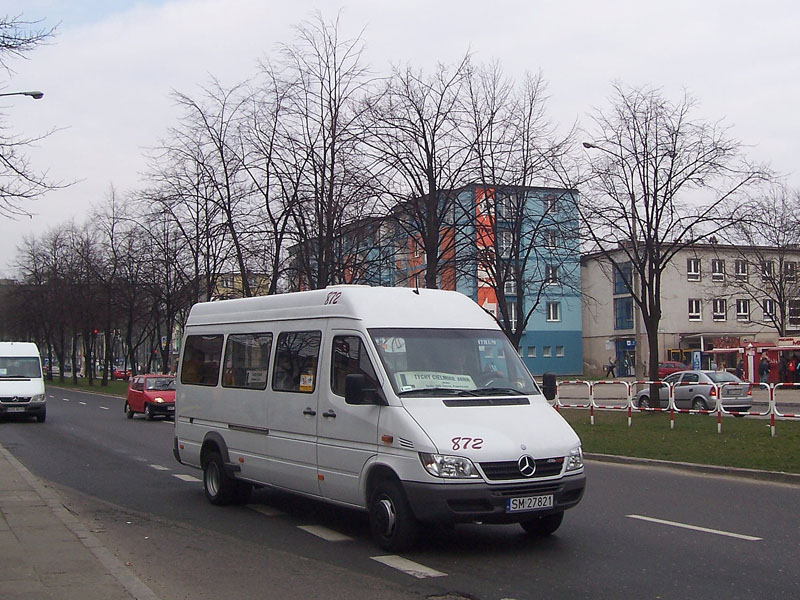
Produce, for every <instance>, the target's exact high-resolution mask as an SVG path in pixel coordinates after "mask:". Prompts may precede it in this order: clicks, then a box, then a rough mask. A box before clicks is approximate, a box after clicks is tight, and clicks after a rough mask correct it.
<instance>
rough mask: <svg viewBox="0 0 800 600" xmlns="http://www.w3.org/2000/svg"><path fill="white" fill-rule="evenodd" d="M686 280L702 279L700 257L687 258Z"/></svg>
mask: <svg viewBox="0 0 800 600" xmlns="http://www.w3.org/2000/svg"><path fill="white" fill-rule="evenodd" d="M686 281H700V259H699V258H687V259H686Z"/></svg>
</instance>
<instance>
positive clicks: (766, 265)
mask: <svg viewBox="0 0 800 600" xmlns="http://www.w3.org/2000/svg"><path fill="white" fill-rule="evenodd" d="M773 277H775V263H774V262H773V261H771V260H765V261H764V262H762V263H761V281H770V280H771V279H772V278H773Z"/></svg>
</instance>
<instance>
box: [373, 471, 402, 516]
mask: <svg viewBox="0 0 800 600" xmlns="http://www.w3.org/2000/svg"><path fill="white" fill-rule="evenodd" d="M381 481H396V482H397V483H399V484H400V486H401V487H402V485H403V482H402V481H401V480H400V477H399V476H398V475H397V473H396V472H395V470H394V469H392V468H391V467H390V466H388V465H385V464H375V465H372V467H370V469H369V471H368V472H367V477H366V480H365V482H364V505H365V506H369V499H370V497H371V496H372V491H373V490H374V489H375V486H376V485H377V484H378V483H380V482H381Z"/></svg>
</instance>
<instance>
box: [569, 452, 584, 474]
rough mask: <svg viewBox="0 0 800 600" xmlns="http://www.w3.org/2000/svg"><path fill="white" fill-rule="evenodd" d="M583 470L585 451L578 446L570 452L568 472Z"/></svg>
mask: <svg viewBox="0 0 800 600" xmlns="http://www.w3.org/2000/svg"><path fill="white" fill-rule="evenodd" d="M581 468H583V450H581V447H580V446H578V447H577V448H573V449H572V450H570V451H569V456H567V471H577V470H578V469H581Z"/></svg>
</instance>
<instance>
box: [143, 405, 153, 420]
mask: <svg viewBox="0 0 800 600" xmlns="http://www.w3.org/2000/svg"><path fill="white" fill-rule="evenodd" d="M144 418H145V419H146V420H148V421H152V420H153V408H152V407H151V406H150V405H149V404H145V405H144Z"/></svg>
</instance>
